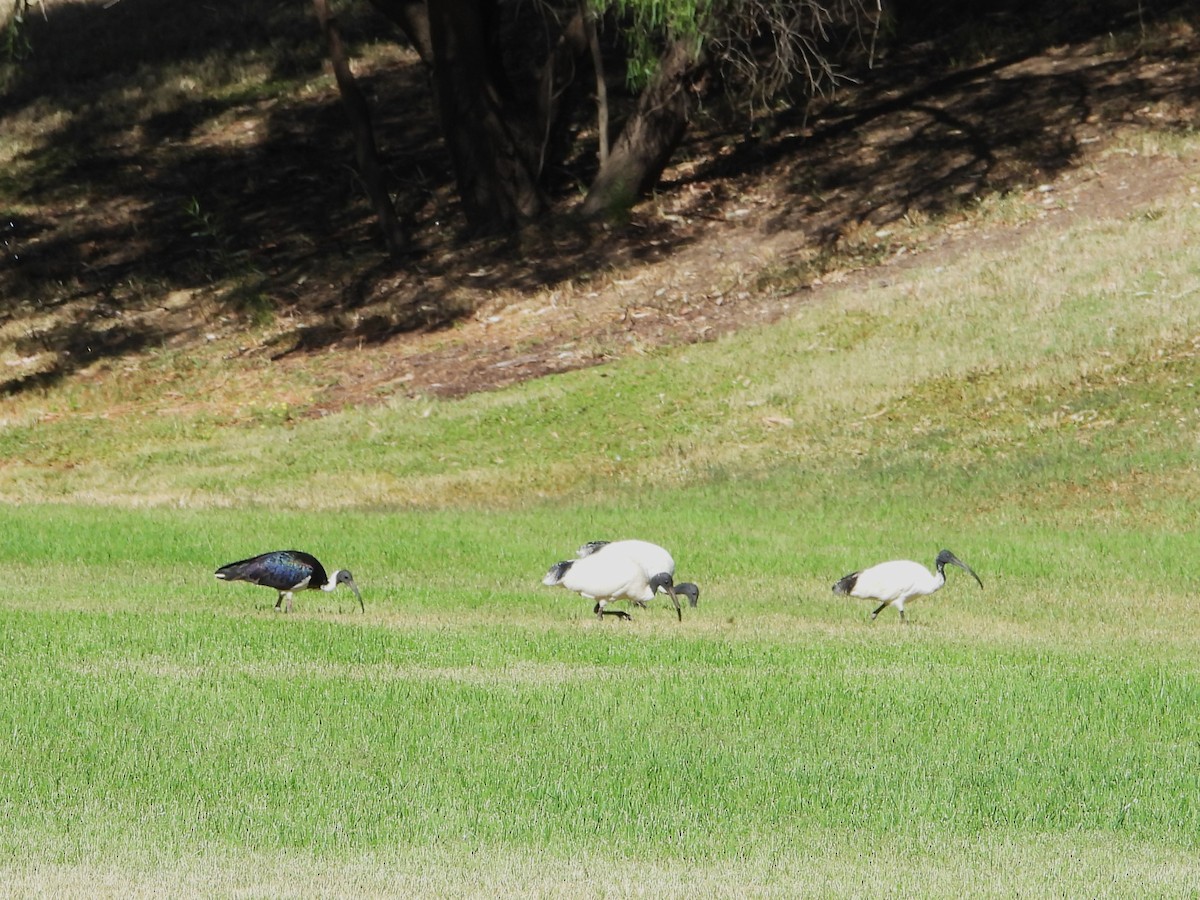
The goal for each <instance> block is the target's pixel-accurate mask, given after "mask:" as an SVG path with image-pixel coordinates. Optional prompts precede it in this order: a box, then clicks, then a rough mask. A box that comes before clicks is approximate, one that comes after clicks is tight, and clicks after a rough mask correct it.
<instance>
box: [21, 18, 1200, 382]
mask: <svg viewBox="0 0 1200 900" xmlns="http://www.w3.org/2000/svg"><path fill="white" fill-rule="evenodd" d="M360 6H361V7H362V8H361V9H360V8H358V7H354V8H353V9H348V10H347V11H346V13H344V14H343V26H344V27H345V29H346V31H347V34H348V36H349V37H350V38H351V39H352V41H353V42H354V44H355V46H356V47H357V48H359V50H360V51H364V50H365V49H369V45H370V42H371V41H373V40H385V41H391V40H393V39H394V38H395V37H396V35H395V32H394V30H393V29H392V27H391V26H390V25H389V24H388V23H386V22H385V21H384V20H382V19H381V18H378V17H376V16H375V15H374V14H373V13H372V12H371V10H370V8H369V5H368V4H361V5H360ZM896 11H897V29H898V30H897V33H896V34H895V36H894V37H893V39H892V40H891V41H890V42H889V45H888V48H887V49H886V52H884V53H882V57H881V62H880V64H879V65H878V66H877V67H876V68H875V69H873V70H871V71H865V70H864V71H863V72H861V73H858V76H859V81H858V84H857V85H856V86H853V87H847V88H846V89H845V90H843V91H841V92H840V93H839V94H838V95H837V97H836V98H834V99H833V100H829V101H825V102H822V103H821V104H813V105H812V106H810V107H809V108H808V109H807V110H803V109H799V108H793V109H790V110H787V111H785V112H782V113H780V114H778V115H777V116H775V117H774V118H771V119H769V120H766V121H764V122H761V123H759V124H758V125H757V126H756V127H755V129H754V130H753V131H752V132H750V131H748V132H747V133H745V134H743V136H742V137H741V138H740V139H737V140H735V141H733V142H732V145H730V137H731V135H730V132H729V130H728V128H727V127H726V128H722V127H721V126H718V125H714V124H711V123H710V124H709V125H707V126H705V125H704V124H703V123H698V124H697V127H696V128H695V129H694V130H693V132H692V134H691V135H690V138H689V144H688V146H686V147H685V148H684V153H685V154H686V155H688V156H689V157H691V158H700V159H701V160H702V162H701V164H700V165H699V167H698V168H697V169H696V170H695V174H693V175H690V176H689V177H687V178H681V179H678V180H676V181H674V182H668V183H666V184H664V185H662V186H661V189H660V192H661V194H662V195H664V196H665V197H666V198H667V199H668V200H670V201H672V202H678V203H679V204H680V205H681V206H682V205H685V204H686V197H687V196H688V194H687V190H688V189H689V188H690V187H692V186H695V185H697V184H699V183H702V182H703V183H705V185H706V186H707V187H708V188H710V190H708V191H706V192H705V191H701V192H696V194H697V196H702V197H705V198H707V199H706V200H704V201H702V202H708V203H711V202H712V201H713V199H714V198H715V199H716V200H718V201H719V200H720V199H721V197H722V196H733V195H735V194H736V192H737V191H738V190H740V188H741V186H742V185H743V184H744V183H747V182H752V181H753V179H754V178H755V177H756V175H757V174H758V173H761V172H763V171H765V170H767V169H773V170H774V171H775V172H777V173H778V172H783V173H784V177H783V179H782V181H780V182H779V185H780V186H779V187H777V188H776V189H777V190H781V191H783V199H784V200H785V201H786V202H784V203H782V204H781V209H782V211H781V212H780V213H779V214H778V215H777V216H776V217H775V219H774V220H773V221H772V222H771V223H770V227H771V228H773V229H776V230H785V229H786V230H789V231H794V232H796V233H797V243H802V242H803V241H804V240H808V241H810V242H812V243H814V244H820V245H833V246H836V245H837V243H838V241H839V240H840V238H841V237H842V236H843V235H844V234H845V233H846V232H847V231H848V230H850V229H852V228H854V227H855V226H857V225H861V224H864V223H866V224H870V225H873V226H882V225H885V224H886V223H888V222H890V221H894V220H896V219H899V218H902V217H904V216H907V215H912V214H923V215H936V214H938V213H942V212H945V211H947V210H951V209H954V208H957V207H961V206H963V205H966V204H969V203H972V202H974V200H975V199H976V198H978V197H980V196H983V195H985V194H987V193H989V192H994V191H1005V190H1011V189H1014V188H1017V187H1019V186H1022V185H1029V184H1031V183H1036V182H1034V181H1033V179H1049V178H1052V177H1053V176H1054V175H1055V174H1056V173H1058V172H1060V171H1062V170H1063V169H1065V168H1067V167H1069V166H1071V165H1072V164H1074V163H1075V162H1076V161H1077V158H1078V149H1079V147H1078V141H1079V140H1080V135H1081V134H1082V133H1083V131H1084V130H1086V127H1088V126H1091V125H1094V124H1095V123H1097V122H1100V123H1104V122H1111V121H1123V120H1125V121H1128V120H1134V119H1136V118H1137V117H1138V116H1139V115H1142V112H1140V111H1142V110H1144V109H1145V108H1146V107H1147V106H1155V107H1156V109H1158V110H1159V113H1158V114H1160V115H1162V114H1163V113H1162V110H1163V109H1164V108H1165V109H1167V110H1168V111H1167V113H1165V115H1166V119H1165V120H1160V121H1158V122H1157V123H1156V124H1158V125H1160V126H1165V127H1168V128H1169V127H1179V128H1187V127H1191V122H1192V117H1191V113H1192V112H1193V110H1192V108H1191V107H1192V106H1194V104H1195V103H1196V101H1197V97H1198V95H1200V74H1198V72H1200V70H1197V68H1196V67H1195V65H1194V64H1193V62H1192V59H1193V56H1194V51H1195V50H1196V49H1197V48H1196V46H1195V43H1196V41H1195V40H1194V39H1187V35H1186V34H1185V33H1184V31H1183V29H1181V30H1180V34H1181V35H1183V39H1181V40H1179V41H1175V42H1171V41H1159V42H1158V43H1157V44H1153V43H1149V42H1146V41H1140V40H1138V35H1141V34H1145V33H1146V29H1147V25H1148V23H1150V22H1151V21H1159V22H1162V21H1170V20H1172V18H1173V17H1174V18H1178V19H1186V18H1191V19H1192V20H1195V19H1196V18H1197V14H1196V12H1194V11H1193V10H1192V8H1191V6H1190V5H1186V4H1178V3H1159V4H1151V3H1145V2H1143V3H1133V2H1115V0H1114V2H1110V3H1107V4H1105V3H1101V4H1086V5H1085V4H1065V5H1061V4H1060V5H1059V6H1057V7H1056V9H1055V12H1054V13H1053V14H1052V15H1049V14H1045V13H1042V12H1041V7H1040V6H1038V5H1037V4H1030V3H1022V2H1018V0H1008V2H996V3H991V4H983V5H982V6H979V7H978V8H976V9H975V10H974V11H973V12H972V13H971V14H970V15H965V14H963V13H962V12H960V11H958V10H957V8H953V9H951V10H950V11H947V10H946V9H940V8H938V7H937V6H929V5H923V4H915V3H910V2H908V0H905V2H902V3H899V4H897V6H896ZM1139 15H1140V16H1141V19H1139V18H1138V16H1139ZM1117 33H1120V34H1126V35H1128V34H1132V35H1133V38H1132V39H1129V40H1128V41H1127V45H1126V46H1124V47H1122V46H1120V44H1119V42H1117V41H1116V40H1115V39H1114V40H1113V43H1112V45H1111V46H1103V47H1100V46H1098V45H1097V41H1098V40H1100V39H1101V38H1102V37H1103V36H1104V35H1108V34H1117ZM29 37H30V39H31V41H32V44H33V46H34V48H35V52H34V55H33V56H32V57H30V58H29V59H28V60H26V61H24V62H22V63H20V64H19V65H18V66H16V67H11V66H10V67H9V68H8V70H7V72H6V76H5V77H6V78H7V82H6V91H5V93H4V95H3V96H2V97H0V130H3V129H4V128H9V127H13V128H16V127H17V126H18V125H20V124H21V123H26V125H25V127H26V133H25V137H26V139H27V140H28V141H29V146H28V147H27V149H25V150H24V151H23V152H22V153H20V154H19V156H18V158H17V160H16V164H15V165H13V166H11V167H9V168H10V171H9V172H7V173H3V172H0V238H3V243H2V244H0V323H3V322H5V321H8V320H14V319H15V320H21V319H23V318H28V319H30V320H32V319H33V318H34V317H35V316H36V317H39V318H43V317H45V316H46V315H47V314H48V313H50V314H52V313H53V312H54V311H55V310H61V311H62V315H61V316H59V317H58V318H55V317H54V316H53V315H51V316H50V318H51V319H53V324H50V325H48V326H37V327H36V328H34V327H33V326H30V331H31V334H30V337H29V338H28V349H29V350H30V352H36V353H41V354H45V355H47V356H48V357H49V358H52V359H53V362H52V363H49V364H48V365H47V366H46V367H44V368H43V370H42V371H39V372H38V373H36V374H32V375H31V374H21V375H14V376H13V377H12V378H11V379H10V380H8V381H0V391H3V392H6V393H9V394H11V393H15V392H21V391H26V390H30V389H36V388H40V387H45V386H46V385H47V384H50V383H53V382H54V381H55V380H57V379H60V378H62V377H65V376H66V375H68V374H70V373H71V372H72V371H74V370H76V369H77V368H79V367H81V366H83V365H86V364H88V363H90V362H93V361H95V360H97V359H104V358H117V357H120V356H121V355H124V354H127V353H132V352H136V351H138V350H140V349H143V348H144V347H145V346H147V345H148V344H151V343H154V342H160V341H168V340H170V339H171V338H172V337H174V336H176V335H175V333H174V332H173V331H172V329H173V328H176V327H182V326H175V325H171V324H164V321H168V320H163V319H162V318H161V317H160V318H158V319H154V320H153V322H152V321H151V319H150V318H149V317H146V316H142V315H140V313H141V312H143V311H144V310H145V309H147V308H148V307H151V306H153V305H154V304H155V303H156V302H157V300H156V298H158V297H161V296H162V295H164V294H165V293H168V292H171V291H189V292H195V293H201V292H203V291H205V290H206V289H211V290H212V291H213V293H214V295H220V296H224V297H226V298H227V300H226V301H224V302H225V303H226V307H225V309H226V312H228V313H229V314H230V315H231V316H233V317H235V318H237V317H249V318H254V317H257V316H262V317H270V316H272V315H276V314H279V313H282V312H287V313H292V312H295V313H298V314H300V316H301V317H303V318H304V319H306V320H307V321H306V324H307V325H308V326H309V327H306V328H304V329H300V330H297V331H296V332H295V333H293V334H291V335H287V336H284V337H283V338H281V339H280V341H279V344H278V345H277V346H276V347H275V348H274V350H275V352H276V353H277V355H284V354H287V353H296V352H308V351H312V350H317V349H321V348H323V347H327V346H329V345H331V344H336V343H338V342H340V341H344V340H347V339H354V340H357V341H364V342H383V341H386V340H387V339H388V338H389V337H392V336H394V335H396V334H399V333H402V332H405V331H412V330H421V329H436V328H442V327H446V326H449V325H451V324H453V323H454V321H456V320H457V319H458V317H460V316H462V315H464V314H468V313H470V312H471V307H470V304H469V302H466V301H465V300H464V298H463V289H462V286H463V285H469V286H470V288H471V289H472V290H475V291H481V292H485V291H489V290H491V291H497V290H513V289H517V290H537V289H539V288H542V287H544V286H547V285H552V284H555V283H557V282H560V281H563V280H566V279H571V278H575V277H578V275H579V274H580V273H581V272H588V271H593V270H596V269H600V268H604V267H605V266H611V265H613V264H614V263H615V262H618V261H621V260H646V259H655V258H662V257H666V256H669V255H670V254H671V253H672V252H674V251H676V250H678V249H679V248H680V247H681V246H683V245H685V244H686V243H688V242H689V241H691V240H693V238H694V233H693V232H692V231H689V230H688V229H686V228H679V227H676V226H674V225H672V224H670V223H667V222H664V221H663V220H662V219H661V217H655V216H653V215H650V214H635V217H634V220H633V221H632V222H631V224H630V226H629V227H628V228H626V229H624V230H621V229H617V230H615V231H612V232H605V233H603V235H600V236H599V239H598V236H597V235H596V234H593V233H590V232H588V231H585V230H582V229H581V230H572V229H570V228H565V227H562V223H561V222H558V223H551V224H549V225H546V226H542V227H539V228H531V229H530V230H529V231H528V232H527V233H525V234H523V235H521V236H520V237H519V238H514V239H512V240H493V241H474V242H470V243H466V242H463V241H462V240H460V239H459V237H458V234H459V232H460V229H459V228H458V224H459V221H460V220H459V217H458V212H457V202H456V200H455V199H454V197H453V190H452V188H453V181H452V176H451V173H450V171H449V169H448V167H447V162H446V160H445V158H444V157H445V154H444V152H443V150H442V146H441V143H440V137H439V132H438V128H437V123H436V118H435V116H434V114H433V111H432V109H431V106H430V97H429V85H428V83H427V77H426V75H425V73H424V71H423V69H422V68H421V67H420V65H419V64H418V63H416V62H415V61H412V62H407V61H401V62H396V61H395V57H394V56H392V57H388V60H389V61H385V62H383V63H379V64H375V65H368V66H364V67H363V68H364V71H363V72H362V73H360V81H361V86H362V87H363V89H364V91H365V93H366V94H367V96H368V97H369V98H370V101H371V104H372V108H373V111H374V114H375V116H376V125H377V129H378V134H377V137H378V140H379V144H380V146H381V148H382V151H383V153H384V156H385V160H386V162H387V165H388V167H389V169H390V177H391V181H392V185H393V188H394V189H395V194H396V200H397V203H398V205H399V206H401V207H402V208H403V209H404V210H405V212H406V214H407V215H408V216H409V217H410V218H411V219H412V221H413V222H414V223H415V230H416V234H417V238H418V241H419V247H418V248H417V249H416V250H415V251H414V253H413V255H412V256H411V257H410V258H409V259H406V260H391V259H387V258H386V257H384V256H383V255H382V252H381V249H380V243H379V241H378V239H377V234H376V229H375V226H374V222H373V219H372V217H371V214H370V209H369V206H368V204H367V203H366V202H365V200H364V198H363V196H362V192H361V190H360V189H359V185H358V182H357V179H356V176H355V174H354V172H353V170H352V167H351V165H350V161H351V160H353V157H354V154H353V148H352V146H351V143H350V139H349V136H348V134H347V132H346V128H345V125H344V120H343V116H342V111H341V108H340V105H339V103H338V99H337V96H336V93H335V92H334V91H333V89H332V87H331V85H330V84H329V80H328V79H327V78H326V77H325V76H324V75H323V74H322V73H323V72H324V60H323V47H322V45H321V42H320V40H319V34H318V29H317V27H316V24H315V21H314V20H313V18H312V14H311V10H310V9H309V7H308V5H307V4H304V3H298V4H277V3H273V2H267V0H237V2H234V0H216V2H212V3H205V4H196V3H180V4H166V3H161V2H156V0H121V2H120V3H117V4H105V3H102V2H81V3H70V4H61V5H59V4H53V3H51V4H48V5H47V8H46V15H45V18H43V17H42V16H41V15H40V14H39V15H34V17H33V19H32V21H31V25H30V33H29ZM1089 41H1090V42H1091V43H1090V44H1089V43H1088V42H1089ZM1048 48H1056V49H1053V50H1051V52H1050V53H1047V49H1048ZM997 52H999V53H1002V54H1003V56H1002V57H1001V58H995V57H994V56H988V57H987V58H986V61H983V62H980V63H978V64H974V65H965V64H964V62H963V61H964V60H968V59H980V58H984V54H985V53H986V54H995V53H997ZM318 79H322V80H321V81H318ZM1172 111H1173V112H1172ZM1172 116H1174V118H1172ZM32 120H36V121H37V122H39V123H42V124H40V125H39V127H42V128H45V129H48V130H46V131H44V132H43V133H41V134H38V135H37V136H36V137H31V136H30V135H29V133H28V125H27V123H28V122H29V121H32ZM558 200H559V201H560V203H562V204H563V205H567V204H568V203H569V200H570V197H569V196H568V189H567V188H566V187H564V193H563V195H562V196H561V197H559V198H558ZM696 211H697V212H700V213H703V212H704V210H703V209H702V208H697V210H696ZM218 289H219V290H218ZM238 298H241V299H238ZM381 298H383V299H385V300H386V301H387V312H386V313H380V312H379V311H378V310H377V309H375V308H374V306H375V305H377V304H378V301H379V300H380V299H381ZM368 306H373V309H372V312H371V314H369V315H366V316H364V317H361V318H360V317H357V316H353V317H352V316H348V315H347V313H350V312H354V311H357V310H361V309H364V308H366V307H368ZM314 318H315V320H316V324H315V326H314V325H313V324H312V323H313V320H314ZM169 321H177V319H170V320H169ZM2 377H3V376H0V378H2Z"/></svg>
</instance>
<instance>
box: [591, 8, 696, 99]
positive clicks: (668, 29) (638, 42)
mask: <svg viewBox="0 0 1200 900" xmlns="http://www.w3.org/2000/svg"><path fill="white" fill-rule="evenodd" d="M593 5H594V6H595V7H596V9H597V11H598V12H599V13H600V14H604V13H605V12H612V13H613V14H614V15H615V16H616V17H617V19H618V21H620V22H621V23H622V29H621V34H622V37H623V39H624V41H625V45H626V48H627V50H628V58H627V60H626V69H625V73H626V80H627V81H628V82H629V86H630V87H631V88H633V89H641V88H643V87H645V86H646V84H647V83H648V82H649V81H650V79H651V77H653V75H654V73H655V72H656V71H657V69H658V60H659V57H660V55H661V54H662V48H663V46H664V44H670V43H674V42H676V41H683V42H686V43H689V44H692V45H694V46H695V47H696V49H697V50H699V48H700V46H701V45H702V44H703V43H704V42H705V40H706V39H707V37H708V29H709V27H710V26H711V20H712V16H713V13H714V8H715V4H714V2H713V0H594V4H593Z"/></svg>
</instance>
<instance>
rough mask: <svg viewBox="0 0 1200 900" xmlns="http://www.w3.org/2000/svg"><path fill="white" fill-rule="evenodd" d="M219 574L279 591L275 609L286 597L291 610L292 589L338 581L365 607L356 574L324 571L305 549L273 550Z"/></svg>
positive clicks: (327, 588) (331, 585)
mask: <svg viewBox="0 0 1200 900" xmlns="http://www.w3.org/2000/svg"><path fill="white" fill-rule="evenodd" d="M216 576H217V577H218V578H219V579H221V580H222V581H248V582H250V584H261V585H263V586H264V587H269V588H274V589H275V590H277V591H279V599H278V600H276V601H275V608H276V609H279V605H280V604H281V603H283V601H284V600H287V611H288V612H291V611H292V592H293V591H315V590H322V591H333V590H335V589H336V588H337V586H338V585H339V584H344V585H346V587H348V588H350V590H352V591H354V596H356V597H358V605H359V606H360V607H361V608H362V610H363V612H366V609H367V608H366V607H365V606H363V599H362V594H361V593H359V590H358V585H357V584H355V583H354V576H353V575H351V574H350V572H349V570H347V569H338V570H336V571H335V572H334V573H333V574H332V575H328V574H326V572H325V567H324V566H323V565H321V563H320V562H318V561H317V558H316V557H315V556H313V555H312V554H311V553H305V552H304V551H302V550H273V551H271V552H270V553H263V554H261V555H259V556H252V557H250V559H243V560H240V561H239V562H235V563H230V564H229V565H227V566H221V568H219V569H217V571H216Z"/></svg>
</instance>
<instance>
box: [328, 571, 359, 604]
mask: <svg viewBox="0 0 1200 900" xmlns="http://www.w3.org/2000/svg"><path fill="white" fill-rule="evenodd" d="M339 584H344V585H346V587H348V588H350V590H352V591H354V596H355V597H357V598H358V606H359V608H360V609H361V610H362V611H363V612H366V611H367V608H366V606H364V605H363V598H362V593H361V592H360V591H359V590H358V585H357V584H355V583H354V576H353V575H351V574H350V570H349V569H339V570H338V573H337V574H336V575H334V576H333V586H334V587H335V588H336V587H337V586H338V585H339Z"/></svg>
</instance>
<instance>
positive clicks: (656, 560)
mask: <svg viewBox="0 0 1200 900" xmlns="http://www.w3.org/2000/svg"><path fill="white" fill-rule="evenodd" d="M576 553H577V558H576V559H568V560H564V561H563V562H559V563H555V564H554V565H553V566H551V567H550V571H549V572H547V573H546V577H545V578H543V579H542V583H543V584H551V585H553V584H561V585H562V586H563V587H565V588H566V589H567V590H570V591H575V592H576V593H577V594H580V595H581V596H583V597H586V598H587V599H589V600H595V601H596V605H595V607H594V609H593V610H592V611H593V612H594V613H596V616H597V617H598V618H601V619H602V618H604V616H619V617H620V618H622V619H629V618H630V615H629V613H627V612H623V611H621V610H610V609H605V607H606V606H607V605H608V604H609V603H610V602H612V601H614V600H629V601H631V602H633V603H636V604H637V605H638V606H641V607H645V606H646V604H647V603H649V602H650V601H651V600H652V599H654V595H655V594H656V593H657V592H658V591H660V590H661V591H663V592H664V593H666V594H667V595H668V596H669V597H670V598H671V602H672V603H674V604H675V615H676V616H677V617H678V618H679V620H680V621H682V620H683V610H682V608H681V607H680V605H679V595H680V594H682V595H683V596H685V597H687V598H688V602H689V604H690V605H691V606H695V605H696V604H697V603H698V602H699V601H700V589H699V588H698V587H696V585H694V584H692V583H691V582H684V583H682V584H675V582H674V575H675V560H674V559H673V558H672V557H671V554H670V553H668V552H667V551H666V550H665V549H664V548H662V547H660V546H658V545H657V544H652V543H650V542H649V541H636V540H626V541H592V542H590V543H587V544H584V545H583V546H582V547H580V548H579V550H578V551H576Z"/></svg>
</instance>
